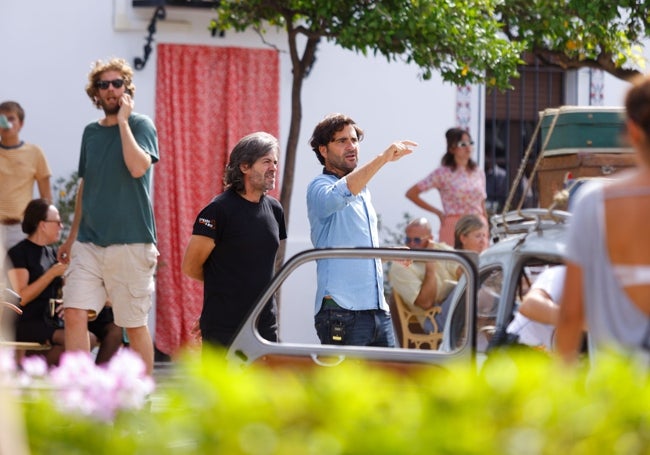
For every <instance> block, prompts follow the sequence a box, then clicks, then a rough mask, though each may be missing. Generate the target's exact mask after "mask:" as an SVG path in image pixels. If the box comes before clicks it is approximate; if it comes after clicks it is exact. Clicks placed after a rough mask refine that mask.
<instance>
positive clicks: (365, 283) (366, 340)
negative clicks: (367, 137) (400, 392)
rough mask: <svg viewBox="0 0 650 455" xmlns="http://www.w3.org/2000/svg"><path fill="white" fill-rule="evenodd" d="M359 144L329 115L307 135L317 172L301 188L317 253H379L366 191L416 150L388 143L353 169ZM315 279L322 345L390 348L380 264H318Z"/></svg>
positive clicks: (357, 134) (356, 134)
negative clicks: (348, 250)
mask: <svg viewBox="0 0 650 455" xmlns="http://www.w3.org/2000/svg"><path fill="white" fill-rule="evenodd" d="M362 139H363V131H362V130H361V128H359V127H358V126H357V125H356V123H355V122H354V120H352V119H351V118H349V117H347V116H345V115H342V114H330V115H328V116H327V117H325V118H324V119H323V120H322V121H321V122H320V123H319V124H318V125H316V128H314V132H313V134H312V137H311V139H310V145H311V147H312V149H313V150H314V153H315V154H316V157H317V158H318V161H319V162H320V163H321V164H322V165H323V166H324V168H323V173H322V174H320V175H318V176H316V177H315V178H314V179H313V180H312V181H311V183H310V184H309V186H308V188H307V212H308V216H309V224H310V226H311V241H312V243H313V245H314V247H316V248H329V247H377V246H379V235H378V231H377V214H376V213H375V209H374V207H373V206H372V202H371V199H370V191H368V188H367V187H366V184H367V183H368V182H369V181H370V179H371V178H372V177H373V176H374V175H375V174H376V173H377V172H378V171H379V169H381V168H382V167H383V166H384V165H385V164H386V163H388V162H389V161H397V160H398V159H400V158H401V157H403V156H404V155H408V154H410V153H411V152H412V149H411V147H414V146H416V145H417V144H416V143H415V142H412V141H398V142H394V143H392V144H391V145H390V146H389V147H388V148H387V149H386V150H384V151H383V152H382V153H381V154H379V155H377V156H376V157H375V158H374V159H372V160H371V161H369V162H368V163H366V164H364V165H363V166H361V167H359V168H357V165H358V161H359V157H358V154H359V141H361V140H362ZM317 275H318V289H317V291H316V307H315V312H316V316H315V326H316V332H317V334H318V337H319V338H320V341H321V343H323V344H348V345H361V346H388V347H392V346H395V335H394V333H393V326H392V322H391V319H390V313H389V310H388V305H387V303H386V300H385V299H384V285H383V271H382V265H381V261H380V260H379V259H323V260H320V261H318V265H317Z"/></svg>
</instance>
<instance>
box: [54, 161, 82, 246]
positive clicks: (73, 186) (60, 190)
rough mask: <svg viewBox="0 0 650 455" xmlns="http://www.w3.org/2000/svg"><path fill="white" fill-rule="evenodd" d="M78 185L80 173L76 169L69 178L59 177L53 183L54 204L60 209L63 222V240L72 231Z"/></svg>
mask: <svg viewBox="0 0 650 455" xmlns="http://www.w3.org/2000/svg"><path fill="white" fill-rule="evenodd" d="M78 187H79V175H78V174H77V171H74V172H73V173H72V174H70V176H69V177H67V178H64V177H59V178H58V179H57V180H56V182H54V185H53V189H54V191H53V197H54V205H55V206H56V208H57V209H58V210H59V215H60V216H61V222H62V223H63V229H62V231H61V241H63V240H65V239H67V238H68V235H69V233H70V226H71V225H72V220H73V218H74V207H75V200H76V197H77V189H78Z"/></svg>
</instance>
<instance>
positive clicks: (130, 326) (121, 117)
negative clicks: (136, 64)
mask: <svg viewBox="0 0 650 455" xmlns="http://www.w3.org/2000/svg"><path fill="white" fill-rule="evenodd" d="M134 92H135V86H134V85H133V70H132V69H131V67H130V66H129V65H128V63H127V62H126V61H125V60H123V59H118V58H113V59H111V60H108V61H106V62H103V61H101V60H100V61H97V62H96V63H95V65H94V67H93V69H92V70H91V72H90V74H89V75H88V84H87V85H86V93H87V95H88V96H89V97H90V99H91V100H92V101H93V104H95V106H96V107H97V108H98V109H102V110H103V111H104V114H105V116H104V118H102V119H100V120H99V121H96V122H92V123H90V124H88V125H87V126H86V128H85V130H84V132H83V136H82V141H81V155H80V157H79V168H78V172H79V182H80V183H79V189H78V193H77V198H76V205H75V216H74V221H73V223H72V227H71V229H70V236H69V237H68V239H67V240H66V241H65V243H64V244H63V245H62V246H61V247H60V248H59V260H60V261H62V262H69V263H70V267H69V271H68V275H67V276H66V281H65V285H64V288H63V301H64V303H63V305H64V308H65V325H66V328H65V348H66V351H74V350H86V351H89V350H90V344H89V341H88V336H87V330H86V328H87V325H88V310H94V311H96V313H99V312H100V311H101V309H102V308H103V307H104V304H105V303H106V302H107V301H109V302H110V303H111V305H112V306H113V313H114V315H115V323H116V324H117V325H119V326H121V327H124V328H125V329H126V333H127V336H128V339H129V345H130V347H131V349H133V350H134V351H136V352H137V353H138V354H140V356H141V357H142V359H143V360H144V362H145V365H146V367H147V373H149V374H151V372H152V371H153V342H152V340H151V334H150V333H149V329H148V327H147V320H148V314H149V311H150V310H151V306H152V299H151V297H152V294H153V291H154V271H155V268H156V264H157V260H158V250H157V249H156V228H155V223H154V217H153V207H152V201H151V197H150V195H151V181H152V165H153V164H154V163H156V162H157V161H158V140H157V133H156V128H155V126H154V124H153V122H152V121H151V119H149V117H147V116H144V115H141V114H137V113H134V112H133V107H134V103H133V95H134Z"/></svg>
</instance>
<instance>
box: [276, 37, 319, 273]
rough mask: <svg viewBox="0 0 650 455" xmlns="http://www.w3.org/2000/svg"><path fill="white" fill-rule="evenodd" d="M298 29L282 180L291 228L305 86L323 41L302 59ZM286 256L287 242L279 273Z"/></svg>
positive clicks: (314, 41) (313, 43) (292, 44)
mask: <svg viewBox="0 0 650 455" xmlns="http://www.w3.org/2000/svg"><path fill="white" fill-rule="evenodd" d="M297 35H298V33H297V32H296V31H295V30H290V31H289V37H288V39H289V50H290V54H291V68H292V74H293V81H292V84H291V123H290V124H289V135H288V136H287V147H286V150H285V156H284V163H283V166H284V173H283V177H282V189H281V191H280V203H281V204H282V208H283V209H284V219H285V223H286V225H287V228H288V226H289V218H290V212H291V195H292V194H293V176H294V173H295V168H296V152H297V150H298V141H299V139H300V126H301V123H302V100H301V92H302V83H303V80H304V79H305V77H307V75H308V74H309V70H310V69H311V67H312V65H313V63H314V56H315V54H316V48H317V47H318V42H319V41H320V38H308V39H307V43H306V44H305V48H304V51H303V55H302V57H300V56H298V52H297V43H296V37H297ZM285 255H286V242H282V243H281V244H280V248H279V249H278V254H277V257H276V260H275V265H276V270H277V269H278V268H279V267H280V266H281V265H282V264H284V259H285Z"/></svg>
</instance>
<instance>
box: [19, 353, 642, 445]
mask: <svg viewBox="0 0 650 455" xmlns="http://www.w3.org/2000/svg"><path fill="white" fill-rule="evenodd" d="M179 368H180V370H179V372H178V373H177V375H176V376H175V379H169V380H168V381H167V382H162V383H161V384H159V390H158V391H157V392H156V393H155V395H154V396H153V397H152V404H151V408H150V409H149V410H147V411H143V412H139V413H134V414H129V415H121V416H120V417H119V418H118V419H117V420H116V421H115V422H114V423H113V424H100V423H97V422H94V421H90V420H88V419H83V418H75V417H71V416H65V415H61V414H59V413H58V412H57V411H56V410H55V409H54V408H53V407H52V406H51V405H50V404H49V403H50V402H49V401H48V400H47V399H42V398H41V399H39V398H38V397H37V396H36V395H37V394H38V393H45V392H36V393H35V394H34V395H32V396H30V397H29V398H28V399H25V400H24V403H23V407H24V409H25V416H26V422H27V433H28V435H29V445H30V449H31V451H32V453H34V454H48V453H53V454H54V453H66V454H75V453H78V454H81V453H96V454H104V453H105V454H115V453H120V454H149V453H155V454H159V455H162V454H167V453H169V454H175V455H176V454H185V453H187V454H197V453H212V454H228V455H238V454H242V455H244V454H245V455H249V454H260V455H270V454H282V455H291V454H300V455H302V454H312V455H319V454H324V455H325V454H327V455H332V454H337V455H347V454H364V455H365V454H369V453H372V454H376V455H381V454H391V455H392V454H396V453H400V454H414V455H415V454H427V455H428V454H431V453H463V454H488V453H499V454H501V453H512V454H515V453H535V454H558V453H581V454H591V453H625V454H637V453H647V448H648V447H650V428H649V424H650V421H649V419H648V413H647V410H646V408H647V403H648V402H649V401H648V400H650V385H649V384H648V380H647V378H646V372H644V371H641V370H640V369H639V368H637V367H636V366H635V365H634V364H632V363H631V362H630V361H629V359H625V358H621V357H611V358H608V359H604V360H603V363H602V364H601V366H600V367H599V368H598V369H596V370H593V371H592V372H591V373H589V375H588V376H587V373H586V372H585V371H582V370H581V369H566V367H563V366H561V365H559V364H557V363H556V362H555V361H554V360H553V359H550V358H549V357H547V356H545V355H543V354H540V353H536V352H534V351H531V350H529V351H522V352H519V351H511V352H510V351H505V352H502V353H499V354H497V355H495V356H493V357H491V358H490V359H489V360H488V362H486V364H485V365H484V367H483V369H482V370H481V371H480V372H479V373H477V372H476V370H475V368H474V367H472V366H471V365H455V366H453V367H452V368H450V369H449V370H441V369H439V368H436V367H431V368H426V369H424V370H418V372H414V373H413V374H412V375H408V376H407V375H404V374H403V373H401V374H398V373H395V372H391V371H388V370H380V369H376V368H371V367H370V366H368V365H364V364H363V363H361V362H358V361H353V360H346V361H345V362H344V363H343V364H342V365H341V366H339V367H336V368H319V369H316V370H312V371H305V370H289V369H285V370H273V371H270V370H266V369H262V368H255V367H252V368H249V369H246V370H243V371H234V370H233V369H232V367H228V365H226V364H225V361H224V360H223V353H221V352H216V353H208V354H206V355H204V357H203V359H201V358H200V357H199V356H196V357H195V356H188V357H187V358H186V359H184V360H183V361H182V362H181V364H180V365H179ZM46 396H47V395H46Z"/></svg>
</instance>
